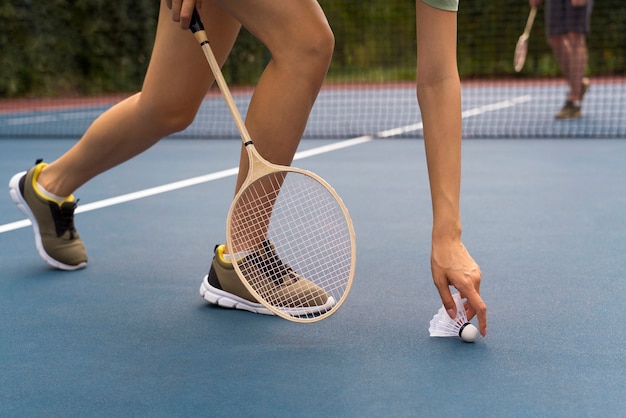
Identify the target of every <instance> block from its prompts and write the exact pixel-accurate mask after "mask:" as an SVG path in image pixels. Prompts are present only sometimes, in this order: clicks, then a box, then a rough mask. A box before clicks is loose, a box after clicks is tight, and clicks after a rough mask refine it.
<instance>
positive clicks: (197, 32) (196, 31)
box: [189, 7, 252, 148]
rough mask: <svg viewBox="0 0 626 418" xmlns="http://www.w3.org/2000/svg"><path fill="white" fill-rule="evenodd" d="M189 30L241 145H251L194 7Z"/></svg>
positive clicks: (248, 135)
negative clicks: (207, 66) (234, 126)
mask: <svg viewBox="0 0 626 418" xmlns="http://www.w3.org/2000/svg"><path fill="white" fill-rule="evenodd" d="M189 29H190V30H191V32H193V35H194V37H195V38H196V40H197V41H198V43H199V44H200V46H201V47H202V51H204V55H205V56H206V59H207V62H208V63H209V67H210V68H211V72H212V73H213V77H215V82H216V83H217V86H218V87H219V89H220V91H221V92H222V96H224V99H225V100H226V105H227V106H228V110H229V111H230V114H231V115H232V117H233V120H234V121H235V125H236V126H237V130H238V131H239V135H240V136H241V139H242V141H243V143H244V144H245V145H246V148H247V145H248V144H249V143H252V139H250V134H249V133H248V130H247V129H246V125H245V123H244V121H243V118H242V117H241V113H239V109H237V105H235V99H233V95H232V94H231V92H230V89H229V88H228V84H226V80H225V79H224V74H222V69H221V68H220V65H219V63H218V62H217V59H216V58H215V55H214V54H213V50H212V49H211V45H210V44H209V39H208V38H207V34H206V32H205V31H204V25H203V24H202V20H200V15H199V14H198V10H197V9H196V8H195V7H194V9H193V13H192V15H191V24H190V25H189Z"/></svg>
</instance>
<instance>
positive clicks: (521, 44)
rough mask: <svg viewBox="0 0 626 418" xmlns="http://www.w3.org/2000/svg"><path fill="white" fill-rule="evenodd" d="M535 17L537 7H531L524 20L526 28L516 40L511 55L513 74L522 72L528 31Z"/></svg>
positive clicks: (526, 51)
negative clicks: (513, 51)
mask: <svg viewBox="0 0 626 418" xmlns="http://www.w3.org/2000/svg"><path fill="white" fill-rule="evenodd" d="M536 15H537V7H535V6H533V7H531V8H530V12H529V13H528V19H526V27H525V28H524V32H522V34H521V35H520V37H519V38H518V40H517V44H515V53H514V55H513V67H514V68H515V72H518V73H519V72H520V71H522V68H524V64H525V63H526V55H527V53H528V38H529V37H530V31H531V30H532V28H533V24H534V23H535V16H536Z"/></svg>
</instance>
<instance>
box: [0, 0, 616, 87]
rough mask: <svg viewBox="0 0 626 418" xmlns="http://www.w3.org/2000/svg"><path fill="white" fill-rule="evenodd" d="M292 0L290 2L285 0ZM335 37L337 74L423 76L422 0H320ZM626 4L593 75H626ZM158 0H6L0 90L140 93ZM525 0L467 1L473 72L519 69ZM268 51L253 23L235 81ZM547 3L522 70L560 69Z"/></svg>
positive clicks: (599, 17) (234, 69) (593, 40)
mask: <svg viewBox="0 0 626 418" xmlns="http://www.w3.org/2000/svg"><path fill="white" fill-rule="evenodd" d="M285 1H287V0H285ZM320 4H321V5H322V7H323V8H324V10H325V12H326V14H327V16H328V19H329V22H330V23H331V26H332V27H333V30H334V32H335V37H336V47H335V55H334V59H333V64H332V67H331V71H330V73H329V78H330V79H334V80H350V79H355V78H356V79H359V80H409V79H412V78H414V74H415V68H414V67H415V3H414V1H413V0H343V1H342V0H320ZM625 4H626V3H623V2H621V1H620V0H606V1H602V2H600V1H598V0H597V1H596V5H595V9H594V14H593V17H592V34H591V36H590V37H589V49H590V65H589V69H590V72H591V74H593V75H621V76H623V75H625V74H626V69H625V68H626V64H625V56H626V6H625ZM157 13H158V1H156V0H118V1H116V2H110V1H105V0H15V1H11V2H8V1H3V2H2V4H1V5H0V54H1V55H0V57H1V58H0V60H1V65H0V97H24V96H58V95H75V94H79V95H89V94H97V93H103V92H120V91H136V90H138V89H139V88H140V87H141V83H142V80H143V75H144V72H145V69H146V66H147V63H148V60H149V57H150V51H151V48H152V42H153V39H154V30H155V26H156V18H157ZM527 15H528V3H527V1H526V0H498V1H494V0H463V1H461V7H460V12H459V68H460V71H461V74H462V76H463V77H465V78H493V77H510V76H512V75H513V74H512V59H513V57H512V56H513V49H514V47H515V42H516V41H517V38H518V37H519V35H520V34H521V32H522V30H523V28H524V24H525V22H526V17H527ZM267 59H268V53H267V51H266V50H265V48H264V47H263V46H262V45H260V44H259V42H258V41H257V40H256V39H254V38H253V37H252V36H251V35H250V34H249V33H247V32H246V31H245V30H244V31H242V33H241V35H240V38H239V40H238V41H237V44H236V46H235V48H234V50H233V52H232V54H231V57H230V59H229V61H228V63H227V64H226V66H225V69H224V71H225V74H226V75H227V78H228V79H229V81H230V82H231V83H233V84H250V83H254V82H255V81H256V79H257V78H258V76H259V74H260V72H261V71H262V69H263V67H264V65H265V63H266V62H267ZM557 74H558V68H557V66H556V63H555V61H554V58H553V57H552V54H551V52H550V50H549V48H548V46H547V43H546V39H545V34H544V31H543V11H542V10H540V12H539V14H538V16H537V20H536V23H535V27H534V30H533V33H532V35H531V39H530V50H529V56H528V63H527V66H526V67H525V69H524V72H523V73H522V74H521V75H517V76H518V77H519V76H522V77H524V76H537V75H539V76H553V75H557Z"/></svg>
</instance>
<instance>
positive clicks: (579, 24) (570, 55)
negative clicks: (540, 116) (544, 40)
mask: <svg viewBox="0 0 626 418" xmlns="http://www.w3.org/2000/svg"><path fill="white" fill-rule="evenodd" d="M529 4H530V6H531V7H537V6H539V5H540V4H541V0H529ZM592 9H593V0H546V3H545V18H546V32H547V36H548V44H549V45H550V48H552V52H553V53H554V56H555V57H556V60H557V61H558V63H559V67H560V68H561V72H562V73H563V77H564V78H565V81H567V84H568V86H569V92H568V94H567V99H566V100H565V104H564V105H563V108H561V110H560V111H559V112H558V113H557V114H556V116H555V118H556V119H578V118H580V117H582V111H581V108H582V102H583V98H584V96H585V93H586V92H587V90H588V89H589V78H587V77H585V70H586V68H587V61H588V58H589V57H588V51H587V34H588V33H589V27H590V21H591V10H592Z"/></svg>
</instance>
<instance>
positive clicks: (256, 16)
mask: <svg viewBox="0 0 626 418" xmlns="http://www.w3.org/2000/svg"><path fill="white" fill-rule="evenodd" d="M217 1H218V3H220V4H221V5H222V7H223V8H224V9H225V10H228V12H229V13H231V14H232V15H233V16H235V17H236V18H237V19H238V20H239V21H240V22H241V23H242V24H243V26H245V27H246V28H247V29H248V30H249V31H250V32H251V33H252V34H254V35H255V36H256V37H257V38H259V39H260V40H261V42H263V43H264V44H265V45H266V46H267V48H268V49H269V50H270V52H271V54H272V59H271V60H270V62H269V63H268V65H267V67H266V68H265V71H264V72H263V75H262V76H261V78H260V79H259V82H258V84H257V86H256V89H255V91H254V95H253V97H252V101H251V103H250V107H249V109H248V114H247V116H246V126H247V128H248V130H249V132H250V136H251V137H252V140H253V141H254V143H255V146H256V148H257V150H258V151H259V153H260V154H261V155H263V157H264V158H265V159H267V160H269V161H271V162H273V163H276V164H283V165H288V164H290V163H291V161H292V159H293V156H294V154H295V152H296V149H297V147H298V144H299V142H300V139H301V137H302V133H303V132H304V129H305V126H306V122H307V120H308V117H309V112H310V111H311V108H312V107H313V103H314V101H315V99H316V97H317V94H318V92H319V89H320V88H321V86H322V83H323V81H324V78H325V76H326V72H327V70H328V66H329V65H330V59H331V57H332V52H333V47H334V37H333V34H332V32H331V30H330V27H329V26H328V22H327V21H326V18H325V16H324V14H323V12H322V10H321V8H320V6H319V4H318V3H317V1H314V0H295V1H285V0H266V1H261V2H259V1H256V0H239V1H236V2H234V1H230V0H217ZM247 171H248V158H247V155H246V152H245V151H244V150H243V149H242V151H241V163H240V170H239V177H238V178H237V189H236V190H238V189H239V187H240V186H241V184H242V183H243V181H244V180H245V176H246V173H247Z"/></svg>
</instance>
